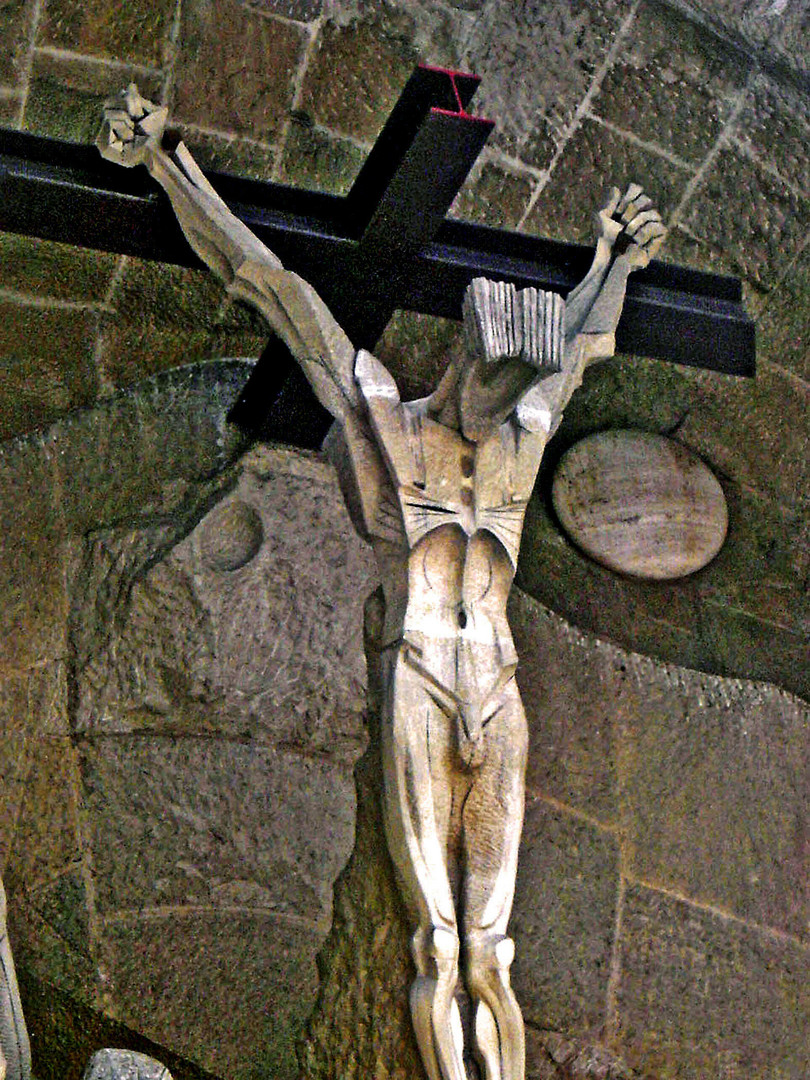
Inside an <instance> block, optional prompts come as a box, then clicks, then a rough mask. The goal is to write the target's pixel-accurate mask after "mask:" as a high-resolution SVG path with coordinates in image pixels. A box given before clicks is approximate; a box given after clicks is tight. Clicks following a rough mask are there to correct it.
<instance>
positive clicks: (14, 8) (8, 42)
mask: <svg viewBox="0 0 810 1080" xmlns="http://www.w3.org/2000/svg"><path fill="white" fill-rule="evenodd" d="M34 7H35V4H34V2H33V0H11V2H10V3H6V4H4V5H3V18H2V20H0V83H8V84H9V85H11V86H13V85H14V84H15V83H17V82H19V80H20V78H21V76H22V64H23V62H24V58H25V54H26V53H27V51H28V35H29V34H30V33H31V21H32V17H33V11H34Z"/></svg>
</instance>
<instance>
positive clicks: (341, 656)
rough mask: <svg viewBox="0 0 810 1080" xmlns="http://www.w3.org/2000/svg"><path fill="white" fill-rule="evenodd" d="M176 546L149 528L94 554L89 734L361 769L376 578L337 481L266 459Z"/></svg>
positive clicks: (287, 455)
mask: <svg viewBox="0 0 810 1080" xmlns="http://www.w3.org/2000/svg"><path fill="white" fill-rule="evenodd" d="M203 505H204V504H203ZM208 505H209V506H210V501H209V503H208ZM202 509H203V506H202V505H201V506H200V511H199V512H200V513H201V512H202ZM189 516H190V515H189ZM192 524H193V520H189V522H188V525H187V529H188V530H190V529H191V527H192ZM248 525H249V530H248V532H247V533H246V532H245V528H247V526H248ZM176 539H177V537H176V536H175V537H174V538H172V537H171V536H168V535H167V534H166V533H165V531H161V530H159V529H158V530H155V529H151V528H149V527H145V528H143V529H141V530H133V531H131V532H128V533H126V534H117V533H108V534H104V533H102V534H99V535H98V536H97V537H96V538H95V539H94V541H93V543H92V544H91V545H88V548H87V551H86V555H85V564H84V565H85V569H84V571H83V576H82V579H81V582H80V583H78V584H77V587H76V589H75V590H74V613H75V617H74V624H73V625H74V635H73V645H72V647H73V650H74V654H75V655H76V657H77V658H78V659H77V663H78V665H79V668H80V672H81V673H80V675H79V678H78V683H77V687H76V701H75V712H74V721H75V723H76V725H77V728H78V729H79V730H82V731H96V732H125V731H140V730H154V731H160V732H162V733H164V734H166V733H169V732H173V733H175V734H177V735H189V734H203V735H211V734H212V733H214V732H219V733H221V734H223V735H226V736H228V737H231V738H233V737H239V738H255V739H257V740H259V741H260V742H262V743H264V744H274V745H279V746H287V747H292V746H296V747H299V748H301V749H306V751H307V752H308V753H312V752H318V753H321V752H325V753H328V754H330V755H332V756H335V755H338V756H340V757H341V759H342V760H344V761H346V762H349V761H351V760H353V759H354V758H355V757H356V756H357V754H358V753H359V751H360V748H361V746H362V745H363V741H364V726H363V714H364V709H365V695H364V685H365V663H364V659H363V654H362V621H363V615H362V607H363V602H364V599H365V597H366V595H367V594H368V593H369V592H370V591H371V590H372V588H373V572H372V566H371V558H370V553H369V552H368V550H367V549H366V548H365V547H364V545H363V544H362V543H361V542H360V541H359V540H358V539H357V537H356V536H355V534H354V532H353V530H352V528H351V525H350V524H349V521H348V516H347V514H346V511H345V509H344V508H343V506H342V502H341V499H340V495H339V493H338V490H337V484H336V480H335V477H334V474H333V472H332V471H331V468H330V467H329V466H328V465H327V464H326V463H325V462H324V461H322V460H320V459H318V458H317V457H314V456H312V455H306V454H303V453H300V452H295V451H283V450H280V449H279V450H274V451H270V450H263V451H258V450H257V451H255V452H254V453H252V454H251V455H250V456H249V457H248V458H246V459H245V462H244V464H243V468H242V472H241V475H240V478H239V480H238V481H237V483H236V488H235V491H234V492H232V494H231V495H229V496H228V497H227V498H226V499H225V500H224V501H222V502H220V503H218V504H217V505H216V506H214V507H213V508H212V509H211V511H210V513H209V514H208V515H207V516H206V517H204V518H203V520H202V521H201V522H200V524H199V526H198V527H197V529H195V530H194V531H193V532H192V533H191V535H190V536H189V537H188V538H187V539H186V540H184V541H182V543H180V544H179V545H177V546H175V547H173V550H172V546H173V544H174V543H175V542H176ZM245 544H247V547H245V548H244V550H242V548H243V547H244V545H245ZM313 544H317V547H318V558H317V559H315V560H313V559H312V554H311V553H312V545H313ZM164 551H168V554H167V556H166V557H162V556H163V552H164ZM153 564H154V565H153ZM150 566H152V569H149V567H150ZM147 571H148V572H147ZM122 595H124V596H126V601H125V602H124V603H121V600H120V598H121V596H122Z"/></svg>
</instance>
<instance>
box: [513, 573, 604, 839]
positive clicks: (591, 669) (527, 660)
mask: <svg viewBox="0 0 810 1080" xmlns="http://www.w3.org/2000/svg"><path fill="white" fill-rule="evenodd" d="M509 624H510V626H511V628H512V633H513V635H514V638H515V644H516V645H517V650H518V656H519V657H520V663H519V665H518V675H517V678H518V685H519V687H520V694H521V697H522V699H523V706H524V708H525V710H526V718H527V720H528V723H529V763H528V768H527V773H526V783H527V787H528V790H529V792H531V793H535V794H538V793H541V794H545V795H550V796H552V798H554V799H557V800H558V801H560V802H563V803H567V804H568V805H569V806H572V807H575V808H576V809H577V810H581V811H583V812H584V813H587V814H590V815H592V816H593V817H594V818H596V819H598V820H599V821H601V822H603V823H604V824H606V825H610V824H612V823H613V822H614V821H615V820H616V817H617V810H618V806H617V802H616V776H615V762H614V739H615V732H614V730H613V722H614V719H615V711H616V710H615V703H614V700H613V699H614V696H615V694H616V672H615V657H613V656H612V655H611V654H610V653H606V652H604V651H600V650H598V649H595V648H594V643H593V640H592V639H590V638H585V637H584V635H582V634H580V633H579V632H578V631H576V630H574V629H573V627H571V626H569V625H568V624H567V623H565V622H564V621H563V620H562V619H560V618H559V617H558V616H556V615H554V614H552V613H551V612H550V611H548V609H547V608H544V607H542V606H541V605H540V604H538V603H537V601H535V600H533V599H532V598H531V597H530V596H528V595H527V594H526V593H523V592H521V591H520V590H518V589H513V590H512V596H511V598H510V605H509Z"/></svg>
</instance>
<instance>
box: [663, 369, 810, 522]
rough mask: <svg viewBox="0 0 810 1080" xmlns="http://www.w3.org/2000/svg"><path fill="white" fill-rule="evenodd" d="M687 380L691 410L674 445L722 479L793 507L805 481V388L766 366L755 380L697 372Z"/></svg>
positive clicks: (806, 398)
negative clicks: (695, 456) (682, 447)
mask: <svg viewBox="0 0 810 1080" xmlns="http://www.w3.org/2000/svg"><path fill="white" fill-rule="evenodd" d="M688 379H689V382H690V384H691V389H692V401H693V407H692V408H691V409H690V410H689V413H688V415H686V416H685V417H684V419H683V424H682V425H681V426H680V428H679V430H678V439H679V441H680V442H682V443H683V444H684V445H685V446H687V447H689V449H690V450H693V451H694V452H695V453H696V454H698V455H700V457H702V458H703V459H704V461H706V462H708V463H710V464H711V466H712V468H714V469H715V470H716V471H717V472H718V473H719V474H720V475H721V476H723V477H724V478H727V479H729V480H731V481H733V482H734V483H736V484H739V485H741V486H749V487H753V488H756V489H757V490H759V491H761V492H764V493H767V494H769V495H771V496H772V497H776V498H780V499H782V500H784V502H785V503H786V504H787V505H788V506H791V505H796V503H797V500H798V497H799V493H800V492H803V491H806V490H807V484H808V480H809V479H810V472H809V471H808V461H807V452H806V450H807V446H806V440H807V407H808V388H807V386H806V385H803V384H802V383H800V382H799V381H798V380H797V379H795V378H792V377H791V376H790V375H789V374H788V373H786V372H785V371H782V370H780V369H779V368H777V367H773V366H771V365H769V364H762V365H761V366H760V368H759V370H758V372H757V377H756V379H730V378H728V377H727V376H723V375H719V374H718V373H717V372H711V371H698V370H697V369H695V370H690V372H689V376H688ZM752 416H755V417H756V423H755V425H754V430H751V427H752V425H751V420H750V418H751V417H752ZM746 428H747V429H748V430H747V435H746V438H745V439H741V438H740V436H739V433H740V432H742V431H746ZM735 436H736V437H735Z"/></svg>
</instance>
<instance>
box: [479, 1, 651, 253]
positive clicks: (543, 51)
mask: <svg viewBox="0 0 810 1080" xmlns="http://www.w3.org/2000/svg"><path fill="white" fill-rule="evenodd" d="M631 8H632V4H630V3H626V2H625V0H608V2H607V3H596V2H592V0H573V2H566V3H562V4H561V3H554V2H552V0H533V2H531V3H525V4H513V3H509V2H508V0H497V2H495V3H489V4H487V5H486V8H485V10H484V11H483V12H482V15H481V16H480V17H479V18H478V19H477V20H476V22H475V24H474V26H473V29H472V32H471V34H470V37H469V40H468V41H467V42H466V45H465V63H466V64H467V65H468V70H470V71H475V72H476V73H477V74H478V75H481V76H482V77H483V82H482V84H481V88H480V90H479V91H478V95H477V97H476V109H477V111H479V112H480V113H481V114H482V115H484V116H489V117H490V118H491V119H493V120H495V121H496V122H497V125H498V126H497V129H496V133H495V134H494V135H493V142H494V144H495V145H498V146H500V147H502V148H503V149H505V150H507V151H508V152H510V153H517V154H519V155H520V156H521V157H522V158H523V160H524V161H526V162H527V163H529V164H531V165H535V166H537V168H541V169H542V168H546V167H547V166H548V165H549V164H550V162H551V160H552V158H553V156H554V154H555V153H556V152H557V150H558V149H559V148H560V147H561V146H562V145H563V143H564V141H565V138H566V136H567V133H568V130H569V126H570V124H571V121H572V120H573V118H574V114H575V113H576V110H577V107H578V106H579V104H580V103H581V101H582V99H583V98H584V97H585V94H586V93H587V91H588V88H589V86H590V84H591V81H592V79H593V76H594V74H595V73H596V71H597V70H598V69H599V67H600V66H601V65H602V64H603V63H604V61H605V59H606V57H607V54H608V50H609V49H610V46H611V44H612V43H613V40H614V38H615V36H616V34H617V33H618V31H619V28H620V26H621V24H622V22H623V21H624V19H625V18H626V17H627V15H628V14H629V13H630V11H631ZM603 175H604V174H603ZM568 239H571V237H570V236H569V237H568Z"/></svg>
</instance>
